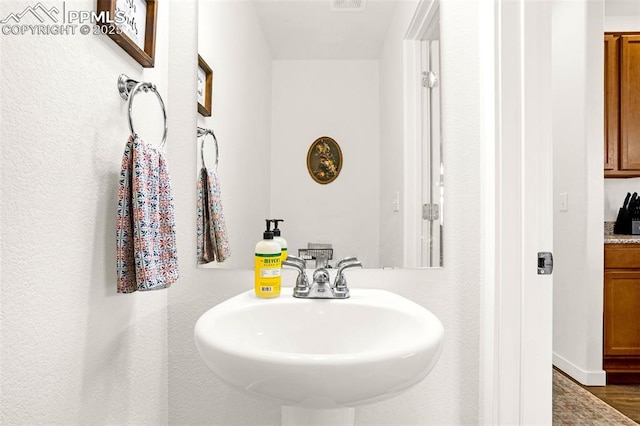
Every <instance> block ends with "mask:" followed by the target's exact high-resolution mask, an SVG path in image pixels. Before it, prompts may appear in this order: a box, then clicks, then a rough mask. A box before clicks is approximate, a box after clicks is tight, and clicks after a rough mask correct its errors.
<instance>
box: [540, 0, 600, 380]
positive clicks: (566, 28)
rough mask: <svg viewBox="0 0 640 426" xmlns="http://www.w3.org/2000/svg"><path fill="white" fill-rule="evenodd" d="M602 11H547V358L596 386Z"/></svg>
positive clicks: (576, 6)
mask: <svg viewBox="0 0 640 426" xmlns="http://www.w3.org/2000/svg"><path fill="white" fill-rule="evenodd" d="M603 12H604V7H603V3H602V1H590V2H573V1H560V2H557V3H556V4H555V5H554V9H553V56H552V57H553V81H552V86H553V139H554V152H553V157H554V197H555V203H554V242H553V244H554V258H555V262H554V263H555V268H554V294H553V298H554V301H553V304H554V312H553V315H554V322H553V329H554V336H553V351H554V364H555V365H556V366H558V367H560V368H561V369H563V370H564V371H566V372H567V373H569V374H570V375H571V376H573V377H574V378H575V379H576V380H578V381H580V382H581V383H584V384H594V385H595V384H604V371H603V370H602V303H603V302H602V291H603V290H602V289H603V235H602V234H603V220H604V216H603V212H602V200H603V196H604V181H603V179H602V164H603V157H602V156H603V153H602V135H603V134H604V130H603V125H604V124H603V109H602V108H603V107H602V106H603V105H604V100H603V90H602V81H603V79H604V75H603V67H604V65H603V55H604V53H603V43H602V34H603ZM564 192H566V193H567V194H568V199H569V210H568V211H566V212H561V211H559V205H558V202H559V200H558V198H559V194H560V193H564Z"/></svg>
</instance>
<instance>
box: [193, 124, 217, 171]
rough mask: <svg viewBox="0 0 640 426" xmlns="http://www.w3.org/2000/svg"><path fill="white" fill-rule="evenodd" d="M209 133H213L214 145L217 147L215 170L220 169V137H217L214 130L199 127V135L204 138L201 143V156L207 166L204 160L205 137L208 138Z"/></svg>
mask: <svg viewBox="0 0 640 426" xmlns="http://www.w3.org/2000/svg"><path fill="white" fill-rule="evenodd" d="M207 135H211V137H212V138H213V145H214V146H215V147H216V165H215V168H214V170H218V159H219V158H220V155H219V150H218V139H216V135H215V133H213V130H211V129H204V128H202V127H198V137H199V138H200V137H201V138H202V142H201V143H200V157H201V158H202V166H203V167H205V168H206V167H207V165H206V163H205V162H204V141H205V139H207Z"/></svg>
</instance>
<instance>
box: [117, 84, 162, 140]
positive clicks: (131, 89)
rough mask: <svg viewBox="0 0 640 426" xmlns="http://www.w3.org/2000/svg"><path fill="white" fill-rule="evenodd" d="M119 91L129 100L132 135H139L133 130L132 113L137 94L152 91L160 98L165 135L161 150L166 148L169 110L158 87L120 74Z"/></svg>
mask: <svg viewBox="0 0 640 426" xmlns="http://www.w3.org/2000/svg"><path fill="white" fill-rule="evenodd" d="M118 90H119V91H120V96H121V97H122V98H123V99H124V100H129V130H131V134H132V135H135V134H137V133H136V131H135V130H134V128H133V118H132V117H131V111H132V110H133V98H134V97H135V95H136V93H138V92H139V91H140V90H143V91H144V92H145V93H147V92H149V91H152V92H153V93H155V94H156V96H157V97H158V101H159V102H160V106H161V107H162V117H163V119H164V133H163V134H162V142H160V148H164V145H165V143H166V142H167V131H168V126H167V110H166V108H165V106H164V101H163V100H162V96H160V93H159V92H158V90H157V88H156V85H155V84H153V83H149V82H140V81H136V80H133V79H130V78H129V77H127V76H126V75H125V74H120V76H119V77H118Z"/></svg>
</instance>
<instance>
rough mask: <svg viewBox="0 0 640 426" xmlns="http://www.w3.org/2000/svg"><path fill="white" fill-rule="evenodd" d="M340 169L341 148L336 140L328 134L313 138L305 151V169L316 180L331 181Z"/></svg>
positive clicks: (323, 183)
mask: <svg viewBox="0 0 640 426" xmlns="http://www.w3.org/2000/svg"><path fill="white" fill-rule="evenodd" d="M341 169H342V150H341V149H340V145H338V142H336V141H335V140H333V139H332V138H330V137H328V136H322V137H320V138H318V139H316V140H315V142H313V143H312V144H311V146H310V147H309V151H308V152H307V170H309V174H310V175H311V177H312V178H313V180H315V181H316V182H318V183H320V184H322V185H325V184H327V183H331V182H333V181H334V180H336V178H337V177H338V175H339V174H340V170H341Z"/></svg>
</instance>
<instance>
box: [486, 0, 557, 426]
mask: <svg viewBox="0 0 640 426" xmlns="http://www.w3.org/2000/svg"><path fill="white" fill-rule="evenodd" d="M482 7H483V8H484V9H486V10H483V12H482V13H484V17H485V18H486V20H483V24H481V26H482V28H481V41H480V43H481V50H482V51H481V54H482V55H483V57H485V58H487V61H486V62H485V64H484V69H483V75H484V78H483V83H484V86H483V87H485V93H484V95H485V96H484V97H483V99H484V106H485V107H486V108H488V109H489V110H492V113H493V115H492V113H487V114H486V116H485V118H484V120H483V124H484V126H485V128H484V132H483V155H484V162H483V164H485V165H486V168H485V171H484V176H483V178H484V184H483V186H484V189H485V197H484V198H483V207H482V208H483V213H484V221H483V230H484V233H485V236H486V238H485V243H484V244H485V247H484V248H485V250H483V251H484V254H483V265H484V268H485V269H484V273H483V279H484V286H483V288H484V292H483V317H482V321H483V325H482V329H483V331H484V333H485V337H484V339H483V371H482V389H481V398H483V402H482V404H481V407H482V410H483V412H482V421H483V423H485V424H522V425H534V424H535V425H538V424H544V425H550V424H551V423H552V311H553V310H552V276H551V275H539V274H538V263H537V253H538V252H547V251H548V252H551V251H552V244H553V210H552V208H553V199H552V189H553V188H552V170H553V169H552V157H551V155H552V143H551V142H552V140H551V130H552V127H551V2H539V1H529V0H498V1H495V2H494V1H493V0H487V1H485V0H483V2H482Z"/></svg>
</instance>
